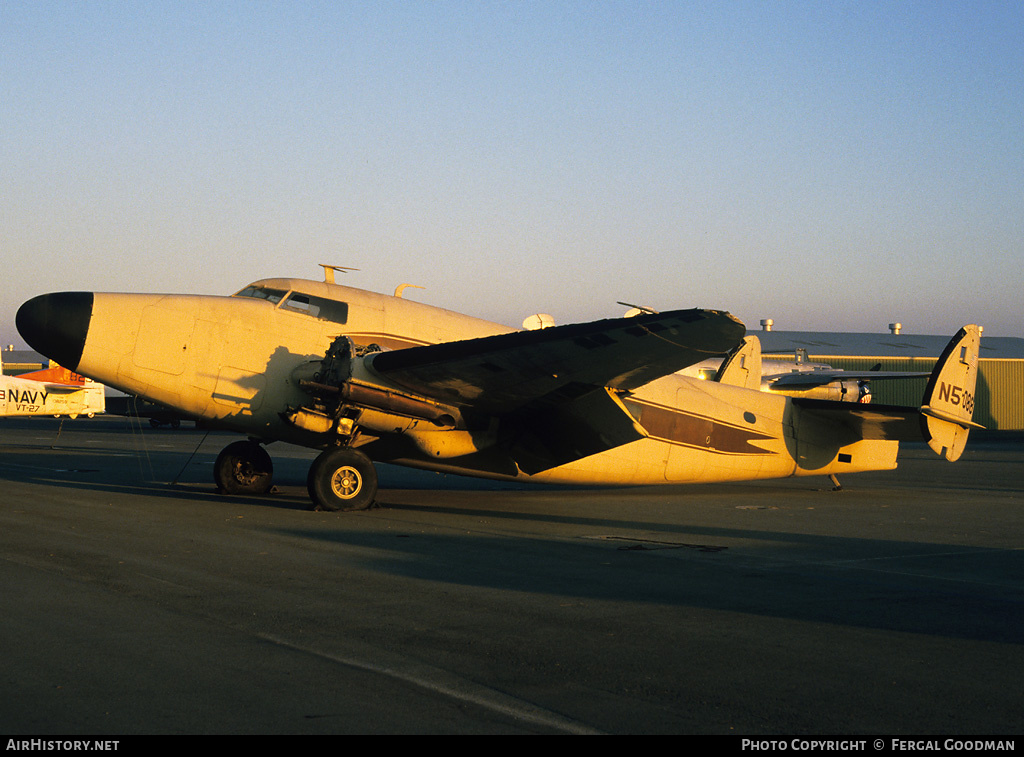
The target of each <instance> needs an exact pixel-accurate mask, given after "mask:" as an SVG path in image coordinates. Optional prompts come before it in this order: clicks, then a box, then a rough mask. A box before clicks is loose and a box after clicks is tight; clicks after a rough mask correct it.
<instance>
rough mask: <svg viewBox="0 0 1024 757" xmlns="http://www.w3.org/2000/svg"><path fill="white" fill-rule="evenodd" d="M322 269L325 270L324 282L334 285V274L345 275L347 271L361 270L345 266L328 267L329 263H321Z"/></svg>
mask: <svg viewBox="0 0 1024 757" xmlns="http://www.w3.org/2000/svg"><path fill="white" fill-rule="evenodd" d="M320 267H321V268H323V269H324V281H325V282H326V283H328V284H333V283H334V272H335V271H341V272H342V273H345V272H346V271H358V270H359V269H358V268H349V267H347V266H343V265H328V264H327V263H321V264H320Z"/></svg>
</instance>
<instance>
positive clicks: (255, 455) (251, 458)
mask: <svg viewBox="0 0 1024 757" xmlns="http://www.w3.org/2000/svg"><path fill="white" fill-rule="evenodd" d="M213 480H214V481H215V482H216V484H217V490H218V491H219V492H221V493H222V494H266V493H267V492H268V491H270V487H271V486H273V484H274V463H273V461H272V460H271V459H270V455H268V454H267V451H266V450H265V449H263V447H261V446H260V445H259V444H257V443H256V442H250V441H243V442H232V443H231V444H229V445H228V446H227V447H225V448H224V449H223V450H221V453H220V454H219V455H218V456H217V462H216V463H214V466H213Z"/></svg>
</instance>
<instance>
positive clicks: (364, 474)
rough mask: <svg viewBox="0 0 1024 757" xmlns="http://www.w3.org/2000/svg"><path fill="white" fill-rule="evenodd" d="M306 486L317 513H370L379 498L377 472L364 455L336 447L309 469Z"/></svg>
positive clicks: (321, 456) (326, 451)
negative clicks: (369, 510)
mask: <svg viewBox="0 0 1024 757" xmlns="http://www.w3.org/2000/svg"><path fill="white" fill-rule="evenodd" d="M306 486H307V488H308V489H309V498H310V499H311V500H313V506H314V508H315V509H317V510H327V511H329V512H335V511H337V510H366V509H367V508H369V507H370V506H371V505H372V504H373V500H374V499H375V498H376V496H377V469H376V468H374V467H373V463H372V462H371V461H370V458H368V457H367V456H366V455H364V454H363V453H362V452H358V451H356V450H354V449H350V448H348V447H335V448H332V449H328V450H324V451H323V452H321V453H320V455H319V456H318V457H317V458H316V460H314V461H313V464H312V465H311V466H309V476H308V477H307V478H306Z"/></svg>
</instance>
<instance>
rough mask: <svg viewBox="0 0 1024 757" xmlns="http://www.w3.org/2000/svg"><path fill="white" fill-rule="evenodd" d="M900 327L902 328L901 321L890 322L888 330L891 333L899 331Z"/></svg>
mask: <svg viewBox="0 0 1024 757" xmlns="http://www.w3.org/2000/svg"><path fill="white" fill-rule="evenodd" d="M902 328H903V324H902V323H890V324H889V331H890V332H892V333H893V334H898V333H900V329H902Z"/></svg>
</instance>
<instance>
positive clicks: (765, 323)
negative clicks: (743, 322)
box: [761, 318, 775, 331]
mask: <svg viewBox="0 0 1024 757" xmlns="http://www.w3.org/2000/svg"><path fill="white" fill-rule="evenodd" d="M774 325H775V321H773V320H772V319H771V318H763V319H761V331H771V330H772V326H774Z"/></svg>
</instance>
